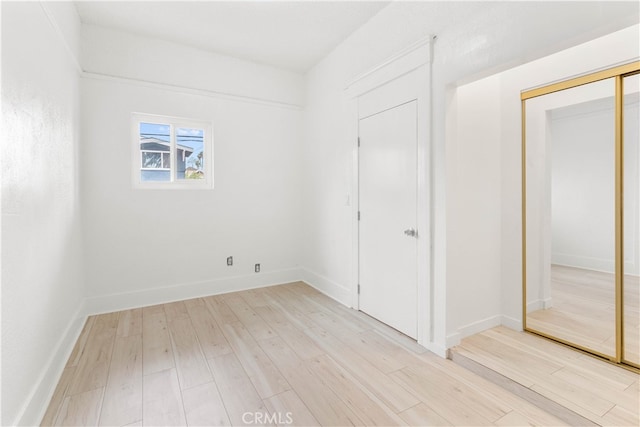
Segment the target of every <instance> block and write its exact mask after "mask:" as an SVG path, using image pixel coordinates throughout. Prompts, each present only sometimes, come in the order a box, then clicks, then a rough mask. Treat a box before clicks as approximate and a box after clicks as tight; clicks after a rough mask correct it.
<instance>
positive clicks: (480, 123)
mask: <svg viewBox="0 0 640 427" xmlns="http://www.w3.org/2000/svg"><path fill="white" fill-rule="evenodd" d="M499 93H500V78H499V76H491V77H487V78H484V79H481V80H479V81H477V82H474V83H471V84H468V85H464V86H461V87H459V88H458V89H457V91H456V93H455V109H454V111H452V113H451V119H452V120H455V123H450V124H449V129H450V131H449V132H448V134H447V141H448V144H447V222H448V224H451V228H450V229H449V231H448V232H447V252H448V253H449V254H451V255H450V256H448V257H447V265H448V268H447V281H448V283H449V284H451V285H450V287H449V289H448V290H447V306H448V307H449V308H450V309H448V310H447V329H448V331H449V332H448V334H449V336H448V339H449V342H450V343H455V341H457V340H458V339H460V337H462V336H466V335H470V334H473V333H475V332H477V331H478V330H482V329H484V328H486V327H487V326H488V325H490V326H493V325H496V324H500V323H501V319H500V297H499V293H498V290H499V283H500V281H499V277H500V265H501V263H502V260H501V259H500V248H501V246H500V239H499V238H496V236H498V235H499V234H500V226H501V215H500V200H501V197H502V193H501V185H500V184H501V179H502V177H501V174H500V167H499V165H500V163H501V156H502V154H501V147H500V118H501V111H500V109H501V105H500V99H499V97H498V96H496V95H497V94H499ZM487 94H493V96H487ZM462 259H464V260H465V267H464V268H460V262H461V260H462ZM478 302H481V303H480V304H479V303H478Z"/></svg>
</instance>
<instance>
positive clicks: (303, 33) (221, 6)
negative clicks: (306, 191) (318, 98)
mask: <svg viewBox="0 0 640 427" xmlns="http://www.w3.org/2000/svg"><path fill="white" fill-rule="evenodd" d="M389 3H390V1H322V0H317V1H237V0H236V1H171V2H166V1H130V2H129V1H127V2H120V1H117V2H114V1H76V8H77V10H78V14H79V15H80V19H81V21H82V22H83V23H85V24H93V25H99V26H103V27H108V28H114V29H118V30H123V31H127V32H131V33H136V34H140V35H145V36H150V37H155V38H159V39H162V40H167V41H173V42H178V43H183V44H187V45H191V46H195V47H198V48H201V49H205V50H209V51H213V52H217V53H221V54H225V55H231V56H235V57H237V58H242V59H247V60H250V61H254V62H259V63H263V64H268V65H272V66H276V67H280V68H284V69H288V70H291V71H296V72H301V73H302V72H305V71H307V70H308V69H310V68H311V67H312V66H313V65H315V64H316V63H317V62H319V61H320V60H321V59H322V58H323V57H324V56H326V55H327V54H328V53H329V52H331V50H332V49H333V48H335V47H336V46H337V45H338V44H340V42H341V41H343V40H344V39H345V38H347V36H349V35H350V34H351V33H353V32H354V31H355V30H356V29H358V28H359V27H360V26H362V25H363V24H364V23H365V22H367V21H368V20H369V19H370V18H371V17H372V16H374V15H375V14H376V13H378V11H380V10H381V9H382V8H384V7H385V6H387V5H388V4H389Z"/></svg>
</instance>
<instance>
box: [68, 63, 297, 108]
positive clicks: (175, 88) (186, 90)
mask: <svg viewBox="0 0 640 427" xmlns="http://www.w3.org/2000/svg"><path fill="white" fill-rule="evenodd" d="M80 77H82V78H83V79H90V80H102V81H107V82H113V83H120V84H127V85H133V86H139V87H146V88H152V89H159V90H166V91H169V92H175V93H180V94H187V95H196V96H206V97H208V98H217V99H225V100H228V101H236V102H248V103H250V104H259V105H267V106H270V107H277V108H284V109H287V110H297V111H300V110H302V109H304V106H303V105H299V104H289V103H286V102H281V101H273V100H269V99H262V98H254V97H251V96H244V95H234V94H232V93H225V92H216V91H213V90H208V89H198V88H194V87H187V86H180V85H172V84H168V83H158V82H152V81H149V80H143V79H132V78H129V77H118V76H112V75H109V74H102V73H95V72H88V71H83V72H82V74H81V75H80Z"/></svg>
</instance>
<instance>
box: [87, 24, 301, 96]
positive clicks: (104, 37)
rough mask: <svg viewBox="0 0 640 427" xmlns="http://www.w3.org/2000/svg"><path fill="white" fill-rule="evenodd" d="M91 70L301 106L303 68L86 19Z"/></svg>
mask: <svg viewBox="0 0 640 427" xmlns="http://www.w3.org/2000/svg"><path fill="white" fill-rule="evenodd" d="M81 48H82V68H83V70H84V71H86V72H88V73H99V74H105V75H109V76H117V77H126V78H129V79H134V80H140V81H146V82H154V83H163V84H166V85H170V86H176V87H183V88H193V89H197V90H199V91H207V92H214V93H217V94H219V95H225V94H228V95H233V96H235V97H246V98H250V99H261V100H267V101H277V102H281V103H285V104H291V105H297V106H300V105H302V104H303V103H304V98H303V96H304V78H303V76H301V75H300V74H297V73H294V72H291V71H285V70H282V69H278V68H274V67H270V66H267V65H261V64H257V63H253V62H250V61H245V60H242V59H237V58H232V57H229V56H225V55H220V54H216V53H213V52H209V51H205V50H201V49H197V48H194V47H190V46H186V45H182V44H178V43H172V42H167V41H163V40H159V39H150V38H148V37H144V36H139V35H135V34H129V33H125V32H123V31H117V30H111V29H107V28H102V27H98V26H95V25H86V24H83V25H82V44H81Z"/></svg>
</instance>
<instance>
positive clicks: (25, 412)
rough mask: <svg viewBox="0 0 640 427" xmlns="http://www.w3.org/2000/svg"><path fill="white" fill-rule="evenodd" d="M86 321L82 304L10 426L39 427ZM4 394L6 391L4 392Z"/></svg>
mask: <svg viewBox="0 0 640 427" xmlns="http://www.w3.org/2000/svg"><path fill="white" fill-rule="evenodd" d="M86 319H87V316H86V315H85V308H84V302H83V303H81V304H80V307H78V309H77V310H76V312H75V313H74V314H73V316H72V317H71V321H70V322H69V324H68V325H67V327H66V329H65V330H64V332H63V333H62V337H61V338H60V340H59V341H58V343H57V345H56V347H55V348H54V349H52V351H51V356H50V357H49V360H48V361H47V363H46V364H45V366H44V369H43V370H42V373H41V374H40V377H39V378H38V381H37V382H36V384H35V386H34V387H33V388H32V389H31V393H29V397H28V398H27V399H26V401H25V404H24V406H23V407H22V410H21V411H20V412H19V413H18V416H17V417H16V419H15V420H14V422H13V423H12V424H11V425H16V426H35V425H40V422H41V421H42V417H44V413H45V412H46V410H47V407H48V406H49V402H50V401H51V397H52V396H53V392H54V391H55V389H56V386H57V385H58V381H60V377H61V376H62V371H63V370H64V367H65V366H66V364H67V360H68V359H69V356H70V355H71V352H72V351H73V347H74V345H75V344H76V341H77V340H78V337H79V336H80V333H81V332H82V328H83V326H84V323H85V321H86ZM4 392H5V393H6V392H8V390H5V391H4Z"/></svg>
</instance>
